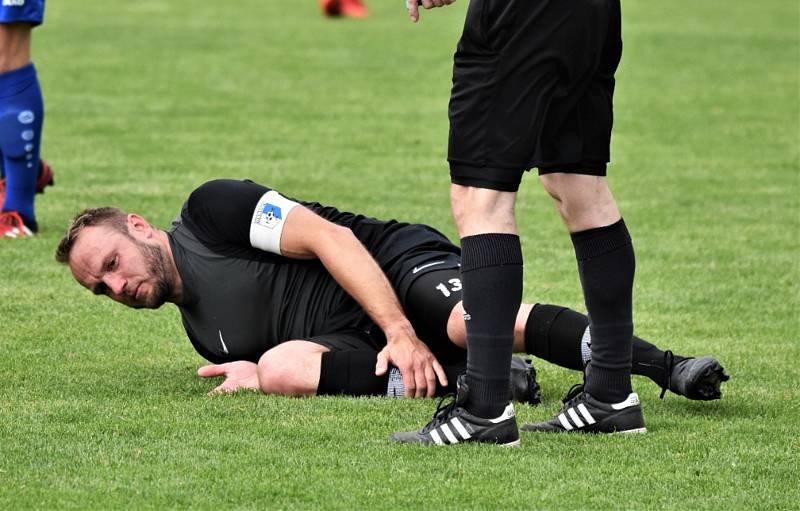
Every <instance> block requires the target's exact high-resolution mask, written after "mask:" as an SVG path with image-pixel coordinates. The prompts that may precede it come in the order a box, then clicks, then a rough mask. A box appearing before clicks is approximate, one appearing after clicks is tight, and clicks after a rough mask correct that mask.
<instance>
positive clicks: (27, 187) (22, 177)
mask: <svg viewBox="0 0 800 511" xmlns="http://www.w3.org/2000/svg"><path fill="white" fill-rule="evenodd" d="M43 120H44V105H43V102H42V91H41V89H40V88H39V79H38V78H37V77H36V68H35V67H34V66H33V64H28V65H27V66H25V67H21V68H19V69H15V70H14V71H9V72H7V73H2V74H0V153H2V155H3V172H4V174H5V178H6V199H5V202H4V203H3V211H16V212H17V213H19V214H20V216H21V217H22V219H23V220H24V221H25V225H27V226H28V228H29V229H31V230H33V231H36V230H37V227H38V226H37V224H36V215H35V214H34V209H33V200H34V196H35V195H36V179H37V177H38V174H39V148H40V145H39V144H40V141H41V138H42V121H43Z"/></svg>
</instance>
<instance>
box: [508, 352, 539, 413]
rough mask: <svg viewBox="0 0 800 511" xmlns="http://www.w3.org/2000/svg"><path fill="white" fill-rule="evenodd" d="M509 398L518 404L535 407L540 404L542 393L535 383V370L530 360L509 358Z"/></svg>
mask: <svg viewBox="0 0 800 511" xmlns="http://www.w3.org/2000/svg"><path fill="white" fill-rule="evenodd" d="M509 383H510V385H511V397H512V399H513V400H514V401H517V402H519V403H527V404H529V405H532V406H536V405H538V404H539V403H541V402H542V393H541V388H540V387H539V384H538V383H537V382H536V369H534V367H533V363H532V362H531V361H530V360H527V359H524V358H522V357H511V380H510V382H509Z"/></svg>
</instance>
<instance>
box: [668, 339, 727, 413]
mask: <svg viewBox="0 0 800 511" xmlns="http://www.w3.org/2000/svg"><path fill="white" fill-rule="evenodd" d="M664 362H665V366H666V374H667V381H666V382H664V384H663V385H662V387H661V396H660V397H661V398H662V399H663V398H664V394H666V392H667V390H668V389H669V390H671V391H672V392H674V393H675V394H678V395H679V396H685V397H687V398H688V399H696V400H699V401H710V400H713V399H719V398H720V397H722V391H721V390H720V386H721V385H722V382H725V381H728V380H730V378H731V377H730V376H728V374H727V373H725V369H724V368H723V367H722V365H720V363H719V362H718V361H717V360H716V359H715V358H712V357H701V358H686V359H683V360H681V361H679V362H675V357H674V355H673V354H672V352H671V351H667V352H666V353H665V354H664Z"/></svg>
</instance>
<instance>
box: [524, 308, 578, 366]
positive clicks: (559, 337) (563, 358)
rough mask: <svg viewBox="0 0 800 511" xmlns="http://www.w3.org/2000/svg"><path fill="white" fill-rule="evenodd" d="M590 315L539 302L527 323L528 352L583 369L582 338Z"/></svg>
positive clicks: (526, 347) (526, 339)
mask: <svg viewBox="0 0 800 511" xmlns="http://www.w3.org/2000/svg"><path fill="white" fill-rule="evenodd" d="M587 326H589V318H587V317H586V316H585V315H583V314H580V313H579V312H575V311H574V310H572V309H567V308H566V307H559V306H557V305H547V304H541V303H537V304H536V305H534V306H533V310H532V311H531V313H530V315H529V316H528V321H527V322H526V323H525V352H526V353H528V354H529V355H533V356H536V357H539V358H541V359H544V360H547V361H548V362H552V363H554V364H556V365H559V366H561V367H566V368H568V369H575V370H576V371H583V366H584V361H583V358H582V357H581V339H583V334H584V333H585V332H586V327H587Z"/></svg>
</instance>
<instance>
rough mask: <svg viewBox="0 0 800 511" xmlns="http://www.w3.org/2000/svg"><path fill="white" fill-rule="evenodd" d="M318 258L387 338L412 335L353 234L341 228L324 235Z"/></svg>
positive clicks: (393, 296)
mask: <svg viewBox="0 0 800 511" xmlns="http://www.w3.org/2000/svg"><path fill="white" fill-rule="evenodd" d="M317 257H319V260H320V261H321V262H322V264H323V265H324V266H325V268H326V269H327V270H328V272H329V273H330V274H331V275H332V276H333V278H334V279H335V280H336V282H338V283H339V285H340V286H342V288H343V289H344V290H345V291H347V292H348V293H349V294H350V296H352V297H353V298H354V299H355V300H356V301H357V302H358V303H359V305H361V307H362V308H363V309H364V310H365V311H366V312H367V314H369V316H370V318H372V320H373V321H375V323H376V324H377V325H378V326H379V327H380V328H381V329H382V330H383V331H384V332H385V333H386V334H387V337H390V336H391V335H390V334H391V333H392V332H396V331H397V332H400V331H408V332H410V333H412V334H413V328H412V326H411V323H410V322H409V321H408V319H407V318H406V316H405V313H404V312H403V308H402V307H401V305H400V301H399V300H398V299H397V295H396V293H395V292H394V289H393V288H392V286H391V284H390V283H389V280H388V279H387V278H386V275H385V274H384V273H383V270H382V269H381V268H380V266H378V263H377V262H376V261H375V260H374V259H373V258H372V255H371V254H370V253H369V252H368V251H367V249H366V248H364V246H363V245H362V244H361V242H359V241H358V239H357V238H356V237H355V235H354V234H353V233H352V231H350V230H349V229H345V228H342V229H335V230H332V231H330V232H329V233H326V235H325V236H324V239H320V240H319V242H318V246H317Z"/></svg>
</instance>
